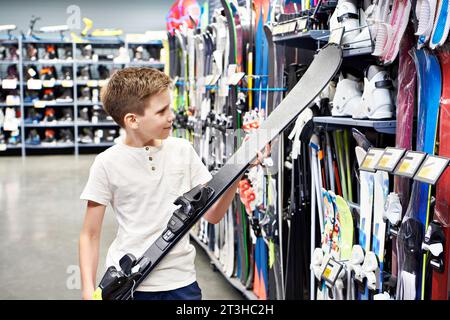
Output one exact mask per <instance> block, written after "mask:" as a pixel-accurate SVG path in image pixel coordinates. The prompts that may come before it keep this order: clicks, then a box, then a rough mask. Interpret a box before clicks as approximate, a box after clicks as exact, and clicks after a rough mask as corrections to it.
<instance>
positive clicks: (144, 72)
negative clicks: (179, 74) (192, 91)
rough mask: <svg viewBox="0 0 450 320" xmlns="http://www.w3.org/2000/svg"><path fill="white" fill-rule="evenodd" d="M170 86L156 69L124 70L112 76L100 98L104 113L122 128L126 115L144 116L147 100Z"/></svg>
mask: <svg viewBox="0 0 450 320" xmlns="http://www.w3.org/2000/svg"><path fill="white" fill-rule="evenodd" d="M171 86H172V81H171V79H170V78H169V77H168V76H167V75H166V74H165V73H164V72H161V71H159V70H157V69H153V68H125V69H122V70H118V71H116V72H115V73H114V74H113V75H112V77H111V79H110V80H109V81H108V84H107V85H106V86H104V87H103V88H102V90H101V93H100V98H101V100H102V103H103V108H104V109H105V111H106V112H107V113H108V114H109V115H110V116H111V117H112V118H113V119H114V121H116V122H117V124H119V125H120V126H121V127H122V128H124V127H125V124H124V121H123V118H124V117H125V115H126V114H127V113H136V114H138V115H144V112H145V108H146V106H147V101H148V98H150V97H152V96H153V95H155V94H158V93H160V92H162V91H163V90H165V89H170V88H171Z"/></svg>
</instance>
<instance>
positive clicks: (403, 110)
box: [391, 25, 416, 276]
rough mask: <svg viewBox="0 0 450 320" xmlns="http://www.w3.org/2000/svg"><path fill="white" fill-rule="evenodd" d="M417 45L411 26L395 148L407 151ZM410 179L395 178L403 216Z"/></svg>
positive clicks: (402, 54) (402, 56)
mask: <svg viewBox="0 0 450 320" xmlns="http://www.w3.org/2000/svg"><path fill="white" fill-rule="evenodd" d="M414 45H415V42H414V36H413V30H412V26H411V25H409V26H408V29H407V30H406V32H405V35H404V37H403V39H402V41H401V42H400V51H399V70H401V72H399V74H398V91H397V111H396V112H397V117H396V118H397V127H396V132H395V146H396V147H397V148H403V149H406V150H411V149H412V135H413V117H414V103H415V92H416V66H415V64H414V60H413V57H412V55H411V54H410V50H411V48H413V47H414ZM409 189H410V179H408V178H404V177H399V176H395V177H394V192H395V193H397V194H398V195H399V197H400V203H401V204H402V210H403V214H404V213H405V212H406V209H407V208H408V202H409ZM397 272H398V268H397V236H396V235H394V234H392V258H391V274H392V275H394V276H396V275H397Z"/></svg>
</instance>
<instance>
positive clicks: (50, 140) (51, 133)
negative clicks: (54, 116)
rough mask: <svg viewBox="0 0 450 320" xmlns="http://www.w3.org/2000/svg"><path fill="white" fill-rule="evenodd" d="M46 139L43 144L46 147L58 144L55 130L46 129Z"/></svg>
mask: <svg viewBox="0 0 450 320" xmlns="http://www.w3.org/2000/svg"><path fill="white" fill-rule="evenodd" d="M44 135H45V138H44V140H43V141H42V144H44V145H46V144H56V137H55V135H56V133H55V130H53V129H45V133H44Z"/></svg>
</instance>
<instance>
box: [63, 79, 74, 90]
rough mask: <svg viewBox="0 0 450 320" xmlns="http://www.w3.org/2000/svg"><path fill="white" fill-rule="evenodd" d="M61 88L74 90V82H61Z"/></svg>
mask: <svg viewBox="0 0 450 320" xmlns="http://www.w3.org/2000/svg"><path fill="white" fill-rule="evenodd" d="M61 86H63V87H64V88H72V87H73V80H63V81H61Z"/></svg>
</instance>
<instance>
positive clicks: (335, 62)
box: [95, 44, 342, 300]
mask: <svg viewBox="0 0 450 320" xmlns="http://www.w3.org/2000/svg"><path fill="white" fill-rule="evenodd" d="M341 62H342V50H341V48H340V47H339V46H338V45H335V44H329V45H327V46H326V47H324V48H323V49H322V50H321V51H319V53H318V54H317V56H316V57H315V59H314V61H313V62H312V63H311V65H310V67H309V68H308V70H307V71H306V72H305V74H304V75H303V77H302V78H301V79H300V81H299V82H298V83H297V85H296V86H295V87H294V88H293V89H292V90H291V91H290V93H289V94H288V95H287V96H286V97H285V99H284V100H283V101H282V102H281V103H280V105H279V106H278V107H277V108H275V109H274V110H273V111H272V113H271V114H270V116H269V117H268V118H267V119H266V120H265V121H264V122H263V123H262V124H261V126H260V128H259V129H257V130H256V131H254V132H253V133H252V134H250V135H249V139H247V140H246V141H245V142H244V143H243V144H242V145H241V146H240V148H239V149H238V150H237V151H236V152H235V153H234V154H233V155H232V156H231V157H230V159H229V160H228V161H227V162H226V164H225V165H224V166H223V167H222V168H221V169H220V170H219V171H218V172H217V173H216V174H215V175H214V176H213V179H212V180H211V181H210V182H209V183H208V185H207V186H201V185H199V186H197V187H195V188H194V189H192V190H190V191H189V192H187V193H185V194H184V195H183V196H181V197H179V198H178V199H177V200H176V201H175V204H176V205H179V206H180V207H179V208H178V209H177V210H176V211H175V212H174V213H173V216H172V217H171V219H170V221H169V223H168V225H167V228H166V230H165V231H164V232H163V234H162V235H161V236H160V237H159V238H158V239H157V240H156V241H155V242H154V243H153V244H152V245H151V246H150V248H148V250H147V251H146V252H145V253H144V254H143V256H142V257H141V258H139V259H136V258H135V257H134V256H133V255H131V254H127V255H125V256H124V257H122V259H121V260H120V262H119V264H120V267H121V270H117V269H116V268H115V267H114V266H111V267H109V268H108V270H107V271H106V273H105V275H104V276H103V278H102V280H101V281H100V284H99V288H97V290H96V293H95V298H98V299H100V298H102V299H108V300H127V299H130V298H132V296H133V292H134V291H135V290H136V289H137V288H138V287H139V285H140V284H141V283H142V281H144V279H145V278H146V277H147V276H148V275H149V274H150V272H151V271H152V270H153V269H154V268H155V267H156V266H157V265H158V263H159V262H160V261H161V259H162V258H164V256H165V255H166V254H167V253H168V252H169V251H170V250H171V249H172V247H173V246H175V245H176V244H177V243H178V241H179V240H180V239H181V238H182V237H183V236H184V235H185V234H186V233H187V232H188V231H189V230H190V229H191V227H192V226H193V225H194V224H195V222H196V221H198V220H199V219H200V218H201V217H202V216H203V215H204V214H205V213H206V212H207V211H208V210H209V208H210V207H211V206H212V205H213V204H214V203H215V202H216V201H217V200H218V199H219V198H220V197H221V195H222V194H223V193H224V192H225V191H226V190H227V189H228V188H229V187H230V186H231V185H232V184H233V183H234V181H235V180H237V179H238V178H239V177H240V176H241V174H242V173H244V172H245V170H247V168H248V167H249V164H250V163H251V162H252V161H253V160H254V159H255V157H256V150H263V148H264V147H265V146H266V144H267V143H269V142H270V141H272V140H273V139H274V138H275V137H277V136H278V134H280V133H281V132H282V131H283V130H284V129H285V128H286V127H287V126H288V125H289V124H290V123H292V122H293V121H294V120H295V118H296V117H297V116H298V115H299V114H300V113H301V112H302V111H303V110H304V109H305V108H306V107H307V106H308V105H309V104H310V103H311V102H312V101H313V100H314V98H315V97H316V96H317V95H318V94H319V93H320V92H321V91H322V90H323V89H324V88H325V86H326V85H327V84H328V83H329V81H330V80H331V79H332V78H333V77H334V76H335V74H336V73H337V71H338V70H339V67H340V65H341Z"/></svg>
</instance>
